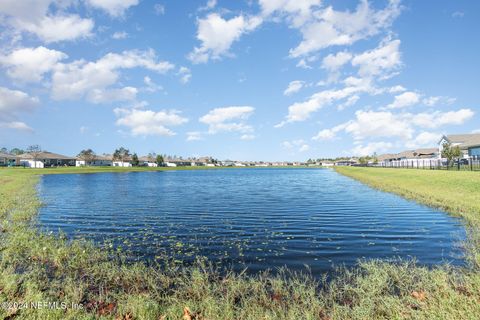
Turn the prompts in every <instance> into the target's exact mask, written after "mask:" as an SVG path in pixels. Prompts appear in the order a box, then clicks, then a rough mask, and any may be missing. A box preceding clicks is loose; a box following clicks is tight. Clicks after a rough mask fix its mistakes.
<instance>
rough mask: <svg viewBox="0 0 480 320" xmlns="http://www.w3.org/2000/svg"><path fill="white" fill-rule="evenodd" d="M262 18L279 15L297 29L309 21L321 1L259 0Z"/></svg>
mask: <svg viewBox="0 0 480 320" xmlns="http://www.w3.org/2000/svg"><path fill="white" fill-rule="evenodd" d="M259 4H260V6H261V8H262V14H263V16H265V17H266V16H270V15H280V16H284V17H286V18H287V20H288V21H289V22H290V23H291V24H292V26H295V27H299V26H301V25H303V24H304V23H305V22H306V21H308V20H309V19H311V17H312V13H313V10H312V9H313V8H314V7H318V6H319V5H320V4H321V0H259Z"/></svg>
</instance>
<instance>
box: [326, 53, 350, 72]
mask: <svg viewBox="0 0 480 320" xmlns="http://www.w3.org/2000/svg"><path fill="white" fill-rule="evenodd" d="M351 59H352V54H351V53H350V52H346V51H340V52H337V53H336V54H333V53H331V54H329V55H328V56H326V57H325V58H323V61H322V68H324V69H327V70H329V71H336V70H338V69H339V68H340V67H342V66H343V65H345V64H346V63H348V62H349V61H350V60H351Z"/></svg>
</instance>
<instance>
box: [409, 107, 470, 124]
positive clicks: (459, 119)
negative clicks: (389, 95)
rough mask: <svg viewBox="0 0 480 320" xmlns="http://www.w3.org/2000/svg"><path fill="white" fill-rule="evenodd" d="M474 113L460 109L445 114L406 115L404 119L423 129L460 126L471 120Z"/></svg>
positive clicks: (437, 112)
mask: <svg viewBox="0 0 480 320" xmlns="http://www.w3.org/2000/svg"><path fill="white" fill-rule="evenodd" d="M474 114H475V112H473V110H471V109H460V110H457V111H447V112H440V111H436V112H429V113H418V114H406V115H405V117H406V118H407V119H408V120H409V121H411V122H412V123H413V124H415V125H417V126H419V127H423V128H438V127H441V126H445V125H460V124H463V123H464V122H465V121H467V120H469V119H471V118H472V117H473V116H474Z"/></svg>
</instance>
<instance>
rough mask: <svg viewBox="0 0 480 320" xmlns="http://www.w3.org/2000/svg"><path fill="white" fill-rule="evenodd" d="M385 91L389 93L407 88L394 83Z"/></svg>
mask: <svg viewBox="0 0 480 320" xmlns="http://www.w3.org/2000/svg"><path fill="white" fill-rule="evenodd" d="M387 91H388V92H390V93H399V92H404V91H407V89H405V88H404V87H403V86H400V85H396V86H393V87H390V88H388V90H387Z"/></svg>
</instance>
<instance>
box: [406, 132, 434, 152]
mask: <svg viewBox="0 0 480 320" xmlns="http://www.w3.org/2000/svg"><path fill="white" fill-rule="evenodd" d="M441 137H442V134H440V133H437V132H428V131H422V132H420V133H419V134H418V135H417V136H416V137H415V139H413V140H411V141H408V142H407V143H406V144H405V146H406V147H407V148H412V149H416V148H420V147H435V146H436V145H437V144H438V141H439V140H440V138H441Z"/></svg>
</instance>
